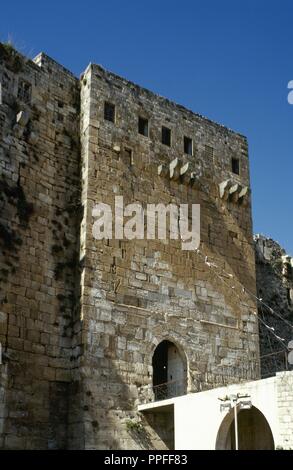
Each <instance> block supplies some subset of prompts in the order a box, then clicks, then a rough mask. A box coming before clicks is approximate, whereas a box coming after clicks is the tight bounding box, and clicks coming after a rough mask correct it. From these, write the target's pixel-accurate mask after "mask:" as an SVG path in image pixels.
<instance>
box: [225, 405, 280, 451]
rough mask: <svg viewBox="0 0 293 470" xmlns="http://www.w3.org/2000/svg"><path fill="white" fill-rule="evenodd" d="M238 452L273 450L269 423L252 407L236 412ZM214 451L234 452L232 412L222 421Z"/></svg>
mask: <svg viewBox="0 0 293 470" xmlns="http://www.w3.org/2000/svg"><path fill="white" fill-rule="evenodd" d="M237 416H238V446H239V450H274V448H275V445H274V439H273V434H272V431H271V428H270V425H269V423H268V422H267V420H266V418H265V416H264V415H263V414H262V412H261V411H260V410H259V409H258V408H256V407H255V406H253V407H252V408H251V409H250V410H238V414H237ZM216 450H235V425H234V410H231V411H230V412H229V413H228V414H227V415H226V416H225V418H224V419H223V421H222V424H221V426H220V428H219V431H218V435H217V440H216Z"/></svg>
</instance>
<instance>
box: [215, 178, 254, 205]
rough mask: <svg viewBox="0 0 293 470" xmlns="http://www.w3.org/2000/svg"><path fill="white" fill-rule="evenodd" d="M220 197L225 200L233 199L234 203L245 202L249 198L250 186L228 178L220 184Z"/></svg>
mask: <svg viewBox="0 0 293 470" xmlns="http://www.w3.org/2000/svg"><path fill="white" fill-rule="evenodd" d="M219 193H220V198H221V199H223V201H227V200H229V201H231V202H234V203H237V202H238V203H239V204H241V203H244V202H245V201H246V200H247V196H248V194H249V188H248V186H242V185H241V184H240V183H237V182H235V181H232V180H226V181H223V182H222V183H220V184H219Z"/></svg>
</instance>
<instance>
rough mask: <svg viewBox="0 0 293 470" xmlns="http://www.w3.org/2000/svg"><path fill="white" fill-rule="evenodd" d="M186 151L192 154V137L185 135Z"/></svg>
mask: <svg viewBox="0 0 293 470" xmlns="http://www.w3.org/2000/svg"><path fill="white" fill-rule="evenodd" d="M184 153H187V154H188V155H192V139H190V138H189V137H186V136H184Z"/></svg>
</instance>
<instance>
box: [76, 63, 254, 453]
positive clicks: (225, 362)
mask: <svg viewBox="0 0 293 470" xmlns="http://www.w3.org/2000/svg"><path fill="white" fill-rule="evenodd" d="M81 97H82V99H81V107H82V110H83V111H82V112H83V117H82V120H81V143H82V150H81V153H82V175H83V177H82V182H83V189H82V202H83V206H84V213H83V214H84V217H83V221H82V230H81V247H82V253H83V271H82V296H81V305H82V322H83V333H82V337H83V348H84V355H83V357H82V366H81V367H80V369H79V373H80V374H81V376H80V380H81V382H82V383H83V387H84V390H83V392H82V393H83V395H84V403H85V408H84V411H85V412H84V422H85V423H86V426H85V446H86V447H87V448H141V447H142V446H144V445H147V444H145V443H144V444H143V443H141V442H140V441H139V439H134V438H133V436H132V435H131V434H130V433H129V432H128V430H127V420H128V419H138V420H140V419H142V418H141V417H140V415H138V414H137V412H136V409H137V404H138V403H139V402H140V400H142V401H143V400H144V399H145V395H144V391H145V390H146V391H150V390H151V384H152V356H153V352H154V350H155V348H156V346H157V345H158V344H159V342H161V341H162V340H164V339H169V340H170V341H173V342H174V343H175V344H176V345H177V346H178V347H179V348H180V349H181V351H183V353H184V354H185V355H186V358H187V364H188V390H189V391H198V390H204V389H207V388H212V387H214V386H216V385H219V384H226V383H231V382H238V381H242V380H247V379H254V378H257V377H258V375H259V363H258V360H259V355H258V336H257V317H256V306H255V303H254V301H253V300H251V298H250V297H249V296H247V295H246V294H245V293H243V286H245V287H247V288H248V289H250V290H251V291H252V292H255V264H254V263H255V261H254V247H253V239H252V225H251V207H250V204H251V202H250V190H249V164H248V154H247V141H246V139H245V138H244V137H243V136H241V135H239V134H236V133H234V132H232V131H230V130H228V129H226V128H224V127H222V126H220V125H217V124H215V123H213V122H211V121H209V120H207V119H205V118H203V117H201V116H199V115H195V114H193V113H192V112H190V111H188V110H186V109H184V108H182V107H180V106H178V105H176V104H174V103H171V102H169V101H168V100H165V99H164V98H161V97H159V96H157V95H154V94H153V93H150V92H149V91H147V90H144V89H142V88H140V87H138V86H136V85H134V84H132V83H130V82H128V81H126V80H124V79H122V78H120V77H117V76H115V75H114V74H111V73H109V72H106V71H105V70H103V69H102V68H101V67H99V66H96V65H92V66H90V67H89V68H88V69H87V70H86V72H85V73H84V75H83V77H82V79H81ZM105 102H108V103H110V104H112V105H114V106H115V122H114V123H113V122H110V121H108V120H105V119H104V105H105ZM139 116H140V117H142V118H144V119H148V124H149V134H148V136H144V135H141V134H139V132H138V117H139ZM161 126H166V127H168V128H169V129H170V130H171V145H170V147H169V146H166V145H164V144H162V143H161ZM184 136H187V137H189V138H191V139H192V141H193V154H192V155H187V154H186V153H184V149H183V138H184ZM176 158H177V159H178V162H177V163H176V161H175V171H174V172H173V173H172V177H171V178H170V175H171V173H170V164H171V163H172V162H174V160H175V159H176ZM232 158H233V159H239V165H240V174H239V175H237V174H235V173H233V172H232V166H231V164H232ZM186 164H188V165H186ZM172 165H174V163H172V164H171V168H173V167H172ZM183 167H185V168H186V167H187V168H188V171H187V172H186V173H187V174H185V173H184V172H183V173H182V174H181V177H180V169H182V168H183ZM177 170H178V172H177ZM182 171H183V170H182ZM178 173H179V175H178ZM115 196H123V197H124V203H125V204H128V203H132V202H136V201H138V202H140V203H142V204H147V203H154V204H157V203H160V202H161V203H164V204H168V203H170V202H173V203H175V204H182V203H189V204H191V203H198V204H200V205H201V246H200V249H201V251H202V253H204V256H208V259H209V260H210V261H211V262H214V263H215V264H217V266H218V269H219V272H220V273H221V276H220V278H219V277H217V276H216V275H215V274H213V272H212V271H211V270H210V268H209V267H208V265H206V264H205V262H204V258H201V257H200V256H199V255H197V254H196V253H195V252H188V251H182V249H181V242H180V241H179V240H167V241H162V240H145V239H144V240H131V241H129V240H113V239H111V240H100V241H97V240H95V239H94V238H93V234H92V228H93V224H94V222H95V217H94V216H93V214H92V210H93V207H94V205H95V204H97V203H99V202H103V203H107V204H110V205H111V207H112V208H114V201H115ZM223 269H224V270H225V271H226V272H228V273H229V274H231V275H232V276H233V277H231V276H227V275H226V274H223V272H222V270H223ZM223 280H224V281H225V282H222V281H223ZM152 433H153V429H152V428H151V427H147V435H148V436H150V435H151V434H152ZM147 440H148V439H147V437H145V441H147ZM151 445H152V446H153V447H157V448H160V447H162V446H164V444H163V442H162V440H161V439H160V436H159V435H158V434H156V435H152V437H151Z"/></svg>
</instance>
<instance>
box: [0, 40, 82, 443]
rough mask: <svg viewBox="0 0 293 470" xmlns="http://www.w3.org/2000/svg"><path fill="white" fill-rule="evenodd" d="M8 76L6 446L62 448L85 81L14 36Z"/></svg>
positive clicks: (3, 187) (2, 209) (3, 326)
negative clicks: (30, 55)
mask: <svg viewBox="0 0 293 470" xmlns="http://www.w3.org/2000/svg"><path fill="white" fill-rule="evenodd" d="M0 83H1V102H0V342H1V345H2V351H3V355H2V361H3V364H2V365H0V378H1V384H0V391H1V392H0V413H1V415H0V423H1V425H0V446H1V447H4V448H6V449H14V448H22V449H29V448H41V449H42V448H60V447H65V446H66V445H67V444H66V443H67V435H66V434H67V422H68V409H69V401H68V399H69V393H70V388H71V385H70V382H71V369H72V368H73V367H74V364H75V360H76V357H77V356H78V355H79V354H80V351H79V349H78V331H79V328H80V324H79V313H78V309H77V307H78V289H76V273H77V272H78V270H77V267H78V255H77V252H78V237H79V229H78V224H79V222H78V220H79V213H80V203H79V201H80V194H79V186H80V177H79V155H80V150H79V103H80V96H79V86H78V80H77V79H76V78H75V77H74V76H73V75H72V74H71V73H70V72H68V71H67V70H65V69H64V68H63V67H62V66H61V65H58V64H57V63H56V62H54V61H53V60H52V59H49V58H48V57H47V56H46V55H44V54H40V55H39V56H37V57H36V58H35V59H34V61H31V60H28V59H26V58H24V57H22V56H20V55H19V54H18V53H16V51H14V49H13V48H11V47H10V46H7V45H6V46H3V45H1V46H0ZM73 334H75V343H73V344H72V336H73ZM75 346H76V347H75Z"/></svg>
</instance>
